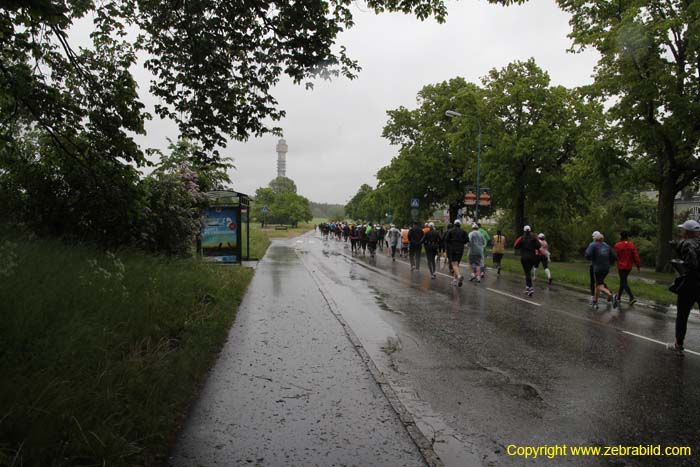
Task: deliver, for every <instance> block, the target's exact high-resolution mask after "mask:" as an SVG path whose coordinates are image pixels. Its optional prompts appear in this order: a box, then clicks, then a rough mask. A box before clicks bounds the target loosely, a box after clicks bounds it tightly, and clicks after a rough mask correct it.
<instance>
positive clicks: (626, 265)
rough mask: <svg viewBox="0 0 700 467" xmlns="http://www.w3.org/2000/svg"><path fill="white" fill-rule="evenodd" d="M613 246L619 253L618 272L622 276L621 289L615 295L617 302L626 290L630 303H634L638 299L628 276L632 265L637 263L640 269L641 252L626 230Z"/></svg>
mask: <svg viewBox="0 0 700 467" xmlns="http://www.w3.org/2000/svg"><path fill="white" fill-rule="evenodd" d="M613 248H614V250H615V253H617V273H618V274H619V276H620V291H619V292H618V293H617V295H616V296H615V300H616V301H617V302H619V301H620V300H622V292H625V291H626V292H627V294H628V295H629V296H630V305H634V302H636V301H637V299H636V298H634V295H633V294H632V289H630V286H629V283H628V282H627V277H628V276H629V275H630V272H631V271H632V266H634V265H636V266H637V271H639V253H637V248H636V247H635V246H634V243H632V242H630V241H629V233H628V232H627V231H626V230H623V231H622V232H620V241H619V242H617V243H616V244H615V246H614V247H613Z"/></svg>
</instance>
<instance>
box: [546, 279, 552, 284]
mask: <svg viewBox="0 0 700 467" xmlns="http://www.w3.org/2000/svg"><path fill="white" fill-rule="evenodd" d="M547 285H552V278H551V277H550V278H549V280H548V281H547Z"/></svg>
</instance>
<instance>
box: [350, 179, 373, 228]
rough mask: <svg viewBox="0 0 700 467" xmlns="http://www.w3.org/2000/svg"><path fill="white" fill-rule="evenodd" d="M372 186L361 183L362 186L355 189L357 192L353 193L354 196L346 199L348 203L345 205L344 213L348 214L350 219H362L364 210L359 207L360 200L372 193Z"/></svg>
mask: <svg viewBox="0 0 700 467" xmlns="http://www.w3.org/2000/svg"><path fill="white" fill-rule="evenodd" d="M372 190H373V188H372V187H371V186H369V185H367V184H366V183H363V184H362V186H360V188H359V189H358V190H357V193H355V196H353V197H352V199H351V200H350V201H348V204H346V205H345V215H346V216H348V217H349V218H350V219H358V220H359V219H362V220H364V219H365V217H364V212H363V210H362V209H361V206H362V200H363V199H364V198H365V197H366V196H367V195H369V194H370V193H372Z"/></svg>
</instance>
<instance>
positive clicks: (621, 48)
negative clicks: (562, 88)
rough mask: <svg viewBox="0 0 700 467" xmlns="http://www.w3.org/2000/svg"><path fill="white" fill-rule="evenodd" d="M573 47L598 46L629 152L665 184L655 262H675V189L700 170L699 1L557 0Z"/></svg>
mask: <svg viewBox="0 0 700 467" xmlns="http://www.w3.org/2000/svg"><path fill="white" fill-rule="evenodd" d="M558 4H559V5H560V6H561V8H562V9H563V10H564V11H566V12H568V13H570V14H571V15H572V18H571V21H570V24H571V26H572V32H571V34H570V37H571V38H572V39H573V41H574V47H573V48H574V50H582V49H584V48H587V47H592V48H594V49H596V50H597V51H598V52H599V53H600V54H601V58H600V60H599V62H598V66H597V67H596V75H595V85H596V90H597V91H598V92H599V93H600V94H601V95H603V96H605V97H607V98H608V100H609V102H610V103H611V105H612V106H611V108H610V116H611V118H612V123H613V125H614V127H615V130H617V132H618V134H619V136H620V137H621V138H622V139H624V141H626V143H627V153H628V157H629V159H630V160H631V161H632V162H634V163H635V166H636V167H637V169H638V170H639V171H640V173H641V174H642V175H643V178H644V179H645V180H647V181H648V182H650V183H652V184H653V185H654V186H655V187H656V189H657V190H658V191H659V200H658V205H657V209H656V216H657V220H658V222H657V229H658V232H657V236H656V242H657V243H656V246H657V248H656V249H657V254H656V269H657V270H662V269H664V268H666V267H668V262H669V260H670V258H671V254H672V251H671V247H670V245H669V240H671V239H672V234H673V226H674V222H673V203H674V197H675V196H676V194H677V193H678V192H679V191H681V190H683V189H684V188H685V187H687V186H689V185H691V184H692V183H694V182H695V181H697V179H698V177H699V176H700V157H699V156H700V154H699V150H698V146H699V144H700V66H699V63H700V4H699V3H698V2H696V1H688V0H668V1H661V0H650V1H625V2H609V1H605V2H581V1H574V0H558Z"/></svg>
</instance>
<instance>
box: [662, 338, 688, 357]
mask: <svg viewBox="0 0 700 467" xmlns="http://www.w3.org/2000/svg"><path fill="white" fill-rule="evenodd" d="M666 349H667V350H670V351H671V352H675V353H676V355H678V356H679V357H682V356H684V355H685V354H684V353H683V350H684V349H683V347H679V346H678V345H676V343H675V342H669V343H668V344H666Z"/></svg>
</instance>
